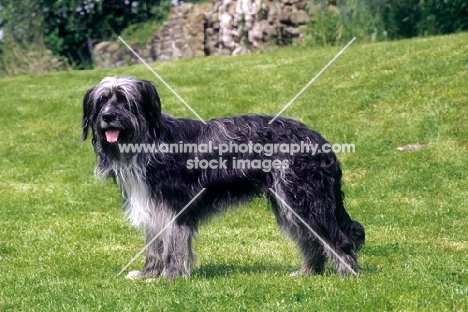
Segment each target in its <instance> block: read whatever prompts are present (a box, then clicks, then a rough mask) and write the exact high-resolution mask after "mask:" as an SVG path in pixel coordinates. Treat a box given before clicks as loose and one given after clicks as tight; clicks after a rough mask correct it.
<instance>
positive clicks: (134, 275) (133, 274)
mask: <svg viewBox="0 0 468 312" xmlns="http://www.w3.org/2000/svg"><path fill="white" fill-rule="evenodd" d="M145 277H146V275H145V273H143V272H141V271H130V272H129V273H128V274H127V276H125V278H126V279H129V280H136V279H142V278H145Z"/></svg>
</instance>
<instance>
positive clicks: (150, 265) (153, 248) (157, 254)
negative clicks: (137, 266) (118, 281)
mask: <svg viewBox="0 0 468 312" xmlns="http://www.w3.org/2000/svg"><path fill="white" fill-rule="evenodd" d="M156 235H157V233H155V231H154V230H152V229H151V228H146V229H145V237H146V242H145V246H147V247H146V262H145V266H144V268H143V271H131V272H130V273H128V275H127V278H128V279H139V278H145V277H154V276H159V275H161V273H162V271H163V267H164V263H163V259H162V253H163V250H164V248H163V240H162V238H161V237H158V238H156V239H154V238H155V237H156ZM153 239H154V240H153Z"/></svg>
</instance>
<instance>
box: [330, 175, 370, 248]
mask: <svg viewBox="0 0 468 312" xmlns="http://www.w3.org/2000/svg"><path fill="white" fill-rule="evenodd" d="M341 175H342V173H341V169H340V168H338V170H337V176H336V177H335V186H334V187H335V194H334V195H335V201H336V207H335V209H336V210H335V217H336V220H337V222H338V226H339V227H340V229H341V231H343V233H345V234H346V236H348V237H349V238H350V239H351V241H352V242H353V245H354V250H355V251H356V252H357V251H358V250H359V249H361V247H362V246H363V245H364V241H365V239H366V234H365V231H364V227H363V226H362V224H361V223H359V222H357V221H354V220H352V219H351V217H350V216H349V214H348V212H347V211H346V209H345V206H344V198H345V195H344V193H343V191H342V190H341V184H342V182H341Z"/></svg>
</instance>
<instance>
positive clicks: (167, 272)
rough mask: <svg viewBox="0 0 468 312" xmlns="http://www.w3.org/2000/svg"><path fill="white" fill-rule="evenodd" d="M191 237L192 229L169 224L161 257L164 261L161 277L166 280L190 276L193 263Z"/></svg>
mask: <svg viewBox="0 0 468 312" xmlns="http://www.w3.org/2000/svg"><path fill="white" fill-rule="evenodd" d="M192 235H193V231H192V229H191V228H190V227H189V226H186V225H177V224H171V226H169V227H168V228H167V229H166V231H165V233H164V238H163V245H164V252H163V256H162V257H163V261H164V270H163V276H164V278H166V279H167V280H172V279H174V278H177V277H179V276H182V277H184V278H188V277H189V276H190V269H191V266H192V263H193V261H194V251H193V248H192Z"/></svg>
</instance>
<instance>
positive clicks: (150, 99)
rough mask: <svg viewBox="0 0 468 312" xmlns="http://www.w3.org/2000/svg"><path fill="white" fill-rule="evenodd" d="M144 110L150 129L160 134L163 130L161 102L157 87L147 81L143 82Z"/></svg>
mask: <svg viewBox="0 0 468 312" xmlns="http://www.w3.org/2000/svg"><path fill="white" fill-rule="evenodd" d="M141 83H142V94H141V96H142V100H143V103H142V105H143V109H144V113H145V114H146V120H147V121H148V122H149V124H150V127H151V128H153V129H155V130H156V131H157V132H158V133H159V131H160V130H161V100H160V99H159V95H158V92H157V91H156V86H155V85H154V84H153V83H152V82H151V81H147V80H141Z"/></svg>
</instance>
